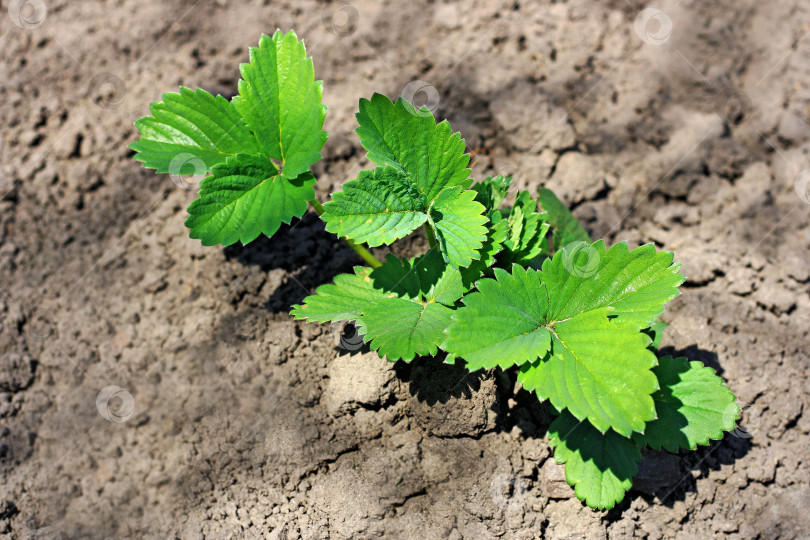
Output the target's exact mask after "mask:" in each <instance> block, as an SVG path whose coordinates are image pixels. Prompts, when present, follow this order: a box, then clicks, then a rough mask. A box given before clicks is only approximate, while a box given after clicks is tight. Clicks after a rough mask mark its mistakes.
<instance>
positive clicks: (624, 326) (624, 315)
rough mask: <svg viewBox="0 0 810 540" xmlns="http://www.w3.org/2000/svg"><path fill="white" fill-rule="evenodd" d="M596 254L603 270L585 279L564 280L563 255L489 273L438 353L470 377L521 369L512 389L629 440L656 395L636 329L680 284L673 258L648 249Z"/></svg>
mask: <svg viewBox="0 0 810 540" xmlns="http://www.w3.org/2000/svg"><path fill="white" fill-rule="evenodd" d="M594 246H595V247H594ZM594 246H588V247H589V248H592V249H594V251H595V252H596V253H597V254H598V255H599V257H598V260H599V262H600V264H602V263H604V264H602V265H601V266H600V264H596V265H594V269H593V272H592V274H590V275H586V274H582V275H576V276H574V277H573V278H572V277H571V274H568V271H567V270H565V267H564V263H563V259H564V258H565V257H569V256H570V254H569V253H567V252H566V251H565V250H563V251H560V252H557V253H556V254H555V255H554V258H553V259H551V260H547V261H546V262H545V263H544V264H543V268H542V270H541V271H540V272H534V271H527V270H524V269H522V268H521V267H520V266H518V265H515V266H513V268H512V272H511V276H510V275H509V274H507V273H505V272H504V271H502V270H496V280H494V281H493V280H490V279H482V280H481V281H479V282H478V283H477V288H478V292H477V293H471V294H469V295H467V297H465V299H464V306H463V307H462V308H460V309H458V311H457V313H456V315H455V318H454V322H453V323H452V324H451V326H450V328H449V329H448V338H447V341H446V347H445V348H446V350H447V352H448V353H450V354H451V355H455V356H460V357H463V358H464V359H465V360H466V361H467V363H468V365H469V368H470V369H478V368H480V367H493V366H503V367H506V366H511V365H515V364H522V367H521V370H520V373H519V374H518V381H519V382H521V384H523V386H524V387H525V388H526V389H527V390H534V391H535V392H536V393H537V395H538V397H539V398H540V399H541V400H545V399H548V400H550V401H551V402H552V404H553V405H554V406H555V407H557V408H559V409H565V408H568V409H569V410H570V411H571V412H572V413H573V414H574V415H575V416H576V417H577V418H580V419H584V418H587V419H588V420H589V421H590V422H591V423H592V424H593V425H594V426H595V427H596V428H597V429H599V430H600V431H602V432H605V431H607V430H608V429H609V428H613V429H614V430H615V431H617V432H618V433H620V434H622V435H625V436H630V434H631V433H632V432H633V431H643V430H644V428H645V424H646V422H648V421H650V420H652V419H654V418H655V406H654V404H653V400H652V397H651V396H650V395H651V394H652V393H653V392H654V391H656V390H657V389H658V384H657V379H656V377H655V375H654V374H653V372H652V371H651V368H652V367H653V366H655V365H656V359H655V355H654V354H653V353H652V352H651V351H650V350H649V349H648V345H649V343H650V338H649V337H648V336H647V335H645V334H643V333H642V332H640V331H639V324H638V322H639V321H644V320H646V318H647V317H648V316H649V315H651V314H652V313H655V314H656V315H657V313H658V312H660V311H661V309H663V302H664V301H665V300H666V299H668V298H671V297H673V296H674V295H675V294H677V284H678V283H680V281H681V279H682V277H681V276H680V275H679V274H677V273H676V271H677V265H672V264H671V263H672V259H671V254H668V253H663V254H656V253H655V250H654V249H652V247H651V246H647V247H644V248H639V249H637V250H633V252H629V253H628V250H627V246H622V245H619V246H614V248H611V250H610V252H608V253H605V251H604V244H601V243H597V244H594ZM566 249H567V248H566ZM617 261H618V262H617ZM580 262H581V261H579V260H578V259H574V260H573V266H569V267H570V268H573V269H576V268H579V266H578V264H579V263H580ZM618 264H624V265H625V268H617V265H618ZM565 266H568V265H567V263H566V265H565ZM558 267H562V268H563V270H564V271H563V272H560V271H559V268H558ZM572 271H573V270H572ZM673 276H674V277H673ZM571 283H574V285H571ZM548 334H550V338H551V339H550V342H551V343H550V346H551V349H550V352H549V345H548V337H547V336H548ZM535 340H536V341H535Z"/></svg>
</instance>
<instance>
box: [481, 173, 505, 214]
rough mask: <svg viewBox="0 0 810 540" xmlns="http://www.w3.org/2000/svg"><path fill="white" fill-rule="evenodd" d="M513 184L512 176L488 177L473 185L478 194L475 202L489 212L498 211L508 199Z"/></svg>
mask: <svg viewBox="0 0 810 540" xmlns="http://www.w3.org/2000/svg"><path fill="white" fill-rule="evenodd" d="M511 184H512V177H511V176H503V175H498V176H495V177H487V178H485V179H484V180H483V181H481V182H477V183H475V184H473V186H472V189H474V190H475V192H476V195H475V200H476V201H478V202H479V203H481V204H483V205H484V208H486V209H487V212H492V211H493V210H497V209H498V207H499V206H500V205H501V202H503V200H504V199H505V198H506V194H507V193H508V192H509V186H510V185H511Z"/></svg>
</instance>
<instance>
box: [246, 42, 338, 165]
mask: <svg viewBox="0 0 810 540" xmlns="http://www.w3.org/2000/svg"><path fill="white" fill-rule="evenodd" d="M241 71H242V80H241V81H239V95H238V96H236V97H235V98H234V99H233V103H234V106H235V107H236V110H237V111H239V113H240V114H241V115H242V118H244V120H245V122H246V123H247V125H248V126H249V127H250V129H251V130H253V132H254V133H255V134H256V136H257V138H258V140H259V142H260V144H261V148H262V150H263V152H264V153H265V154H267V155H268V156H270V157H271V158H274V159H277V160H279V161H280V162H281V165H282V174H283V175H284V177H285V178H287V179H293V178H296V177H297V176H298V175H300V174H301V173H303V172H305V171H307V170H308V169H309V167H310V166H311V165H312V164H313V163H315V162H316V161H318V160H319V159H320V158H321V154H320V150H321V148H322V147H323V144H324V143H325V142H326V132H325V131H322V130H321V128H322V127H323V120H324V117H325V116H326V107H325V106H323V105H321V95H322V93H323V83H322V82H321V81H316V80H315V74H314V70H313V67H312V59H311V58H307V52H306V48H305V47H304V43H303V42H302V41H298V37H297V36H296V35H295V32H293V31H290V32H287V33H286V34H282V33H281V31H276V33H275V34H273V37H272V38H271V37H270V36H267V35H263V36H262V37H261V39H260V40H259V46H258V47H251V49H250V63H249V64H243V65H242V67H241Z"/></svg>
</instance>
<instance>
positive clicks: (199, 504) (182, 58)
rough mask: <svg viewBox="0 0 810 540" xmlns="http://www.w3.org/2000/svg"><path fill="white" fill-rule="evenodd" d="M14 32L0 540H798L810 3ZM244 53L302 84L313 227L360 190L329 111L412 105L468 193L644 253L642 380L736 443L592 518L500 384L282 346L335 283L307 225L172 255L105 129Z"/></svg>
mask: <svg viewBox="0 0 810 540" xmlns="http://www.w3.org/2000/svg"><path fill="white" fill-rule="evenodd" d="M19 4H20V2H18V1H8V2H2V3H0V7H2V13H0V15H2V17H0V40H1V41H2V48H0V63H1V64H0V66H2V74H3V75H2V77H0V79H2V83H1V84H0V116H2V119H3V124H4V126H5V128H4V130H3V140H2V143H0V279H1V280H2V284H3V286H2V288H1V289H0V358H1V360H0V366H2V373H0V479H1V481H0V485H2V487H0V537H2V538H15V539H17V538H19V539H23V538H24V539H28V538H31V539H54V538H65V539H67V538H183V539H203V538H217V539H219V538H274V539H294V538H307V539H319V538H369V537H386V538H426V539H433V538H450V539H454V540H458V539H477V538H496V537H497V538H503V539H529V538H535V537H537V538H539V537H548V538H607V537H609V538H625V537H640V538H649V539H658V538H721V537H722V538H763V539H766V538H787V539H790V538H808V536H807V535H808V530H810V514H809V513H808V512H807V501H808V499H810V460H808V459H807V447H808V444H810V415H808V414H807V411H808V407H809V406H810V403H809V400H810V397H809V396H810V381H809V380H808V366H810V353H808V343H810V336H808V330H810V294H808V293H809V292H810V218H809V217H808V216H809V215H810V196H808V192H807V188H808V182H807V179H808V178H810V172H808V169H810V132H808V125H810V62H808V60H807V59H808V58H810V39H808V35H810V34H809V32H810V4H808V3H807V2H804V1H802V0H774V1H770V2H757V1H754V0H720V1H717V2H700V1H698V0H681V1H675V0H672V1H662V2H658V3H655V4H654V5H655V7H656V8H659V9H661V10H663V11H664V13H665V15H664V16H661V15H660V14H658V15H657V16H655V17H652V18H651V19H650V20H648V21H647V25H646V26H645V25H644V24H643V23H644V20H645V19H644V17H645V16H646V15H644V16H642V17H641V18H640V19H639V18H637V17H639V14H640V13H641V12H642V10H643V9H644V8H646V7H647V5H646V4H645V3H643V2H639V1H636V0H623V1H619V0H569V1H552V0H545V1H538V2H524V1H519V2H512V1H495V2H492V1H484V0H461V1H458V2H441V1H421V0H417V1H413V2H396V3H395V2H373V1H371V0H362V1H360V0H357V1H353V3H351V4H342V3H338V2H332V3H327V2H322V1H319V2H313V1H311V0H301V1H298V0H297V1H295V2H292V1H280V2H269V1H267V0H263V1H259V0H256V1H251V2H236V1H231V2H229V1H227V0H216V1H215V0H197V1H186V0H183V1H177V2H160V1H157V0H118V1H115V2H112V1H100V2H67V1H66V0H41V1H39V0H38V1H36V2H30V3H29V4H27V6H28V7H25V6H24V7H23V10H24V13H23V16H24V17H25V20H24V21H23V22H20V19H19V17H17V18H15V17H14V16H15V11H16V12H19ZM37 5H38V6H40V8H43V7H44V9H45V12H43V13H44V14H45V18H44V20H40V21H38V20H37V17H38V16H39V15H40V14H41V13H39V12H37V11H36V10H34V11H31V6H34V7H36V6H37ZM25 10H28V11H25ZM7 11H8V13H9V16H6V12H7ZM649 13H650V12H647V14H649ZM13 19H14V20H13ZM25 21H27V22H25ZM639 21H640V22H641V24H636V25H634V22H639ZM40 23H41V24H40ZM355 23H356V24H355ZM23 26H29V27H30V28H23ZM276 27H281V28H282V29H289V28H294V29H295V30H296V31H297V32H298V34H299V36H301V37H303V38H304V39H305V40H306V41H307V44H308V48H309V50H310V51H311V53H312V55H313V57H314V60H315V65H316V72H317V75H318V77H319V78H322V79H323V80H324V101H325V103H327V104H328V105H329V107H330V112H329V114H328V116H327V120H326V129H327V130H328V131H329V133H330V139H329V141H328V142H327V145H326V147H325V150H324V155H325V159H324V161H323V162H321V163H320V164H318V165H317V167H316V169H315V172H316V174H317V176H318V177H319V179H320V184H319V196H320V197H321V199H325V198H326V197H327V195H328V193H329V192H330V191H331V189H332V188H334V187H337V186H339V185H340V184H342V183H343V182H345V181H346V180H347V179H350V178H352V177H354V175H356V173H357V171H358V170H360V169H361V168H363V167H365V166H366V165H367V162H366V159H365V157H364V152H363V151H362V148H361V146H360V144H359V142H358V140H357V137H356V136H355V134H354V128H355V123H354V118H353V113H354V112H355V110H356V108H357V100H358V98H360V97H368V96H370V95H371V94H372V93H373V92H381V93H385V94H387V95H389V96H397V95H400V94H402V93H403V91H404V89H406V88H413V86H410V87H409V86H407V85H408V84H409V83H411V82H412V81H415V80H422V81H425V82H426V83H427V84H429V85H430V86H429V87H428V92H427V94H428V97H432V98H433V99H434V101H435V100H436V99H437V100H438V106H437V108H436V114H437V115H438V116H439V117H443V118H448V119H449V120H450V121H451V123H452V124H453V126H454V128H455V129H458V130H460V131H461V132H462V134H463V136H464V137H465V139H466V141H467V144H468V147H469V148H470V150H474V151H475V152H476V154H475V157H474V164H473V174H474V176H475V177H477V178H481V177H483V176H485V175H489V174H496V173H505V174H515V175H516V177H517V182H516V184H517V186H518V187H520V188H529V189H532V190H534V189H535V188H536V187H537V186H539V185H547V186H549V187H551V188H552V189H554V190H556V191H557V192H558V193H559V194H560V196H561V197H562V198H563V199H564V200H565V201H566V202H568V203H570V204H571V205H572V207H573V208H574V209H575V213H576V215H577V216H579V217H580V218H581V219H582V220H583V222H584V223H586V225H587V228H588V229H589V231H590V232H591V233H592V234H593V236H594V237H606V238H607V240H608V241H609V242H615V241H618V240H622V239H626V240H628V241H629V242H630V243H631V244H633V245H638V244H641V243H646V242H654V243H656V244H657V245H658V246H659V247H661V248H666V249H672V250H675V252H676V256H677V259H678V260H680V261H681V262H682V263H683V267H684V272H685V274H686V275H687V276H688V281H687V282H686V283H685V284H684V287H683V294H682V295H681V296H680V297H678V298H677V299H676V300H675V301H673V302H672V303H671V306H670V309H669V310H668V311H667V314H666V320H667V321H668V322H669V323H670V324H671V326H670V328H669V330H668V332H667V333H666V334H665V337H664V343H663V348H664V352H665V353H677V354H683V355H685V356H687V357H689V358H690V359H693V360H700V361H703V362H705V363H707V364H708V365H711V366H712V367H714V368H715V369H717V371H718V372H719V373H720V374H721V375H722V376H723V377H725V378H726V379H727V380H728V381H729V384H730V386H731V388H732V389H733V390H734V391H735V392H736V393H737V395H738V396H739V397H740V400H741V402H743V404H744V406H745V408H744V420H743V426H744V429H740V430H738V431H737V432H735V433H734V434H730V435H728V436H727V437H726V438H725V439H724V440H723V441H721V442H715V443H713V444H711V446H709V447H705V448H702V449H700V450H698V451H696V452H685V453H682V454H679V455H676V456H671V455H667V454H656V453H650V454H648V455H647V456H646V458H645V461H644V463H643V464H642V467H641V470H642V472H641V475H640V477H639V478H638V479H637V482H636V489H634V490H633V491H632V492H631V493H629V494H628V496H627V498H626V499H625V500H624V501H623V502H622V503H621V504H620V505H619V506H618V507H617V508H615V509H613V510H612V511H609V512H595V511H592V510H590V509H588V508H587V507H585V506H584V505H583V504H582V503H580V502H579V501H578V500H576V499H575V498H573V492H572V490H571V489H570V488H569V487H568V486H567V485H566V484H565V481H564V477H563V476H562V472H561V468H560V467H559V466H558V465H556V464H554V463H553V459H550V452H549V448H548V446H547V444H546V442H545V439H544V433H545V430H546V428H547V426H548V422H549V417H548V416H547V414H546V413H545V412H544V410H543V408H542V407H540V406H539V405H538V404H537V403H536V399H534V398H532V397H531V396H530V395H528V394H527V393H526V392H524V391H522V390H520V389H518V388H516V386H515V382H514V374H507V375H506V376H504V377H499V376H497V375H496V374H494V373H479V374H472V375H471V374H468V373H465V372H463V371H462V370H458V369H456V368H452V367H449V366H445V365H442V364H440V363H437V362H435V361H430V360H418V361H416V362H415V363H413V364H412V365H400V364H388V363H386V362H385V361H383V360H380V359H378V358H376V357H375V355H373V354H368V353H367V352H365V351H364V350H362V349H360V350H351V349H356V347H343V348H341V347H340V337H341V334H340V332H341V330H340V329H339V328H338V329H337V330H336V329H335V328H330V327H328V326H325V325H324V326H318V325H307V324H303V323H299V322H293V321H292V320H291V318H290V316H289V315H288V313H287V312H288V309H289V306H290V305H291V304H293V303H296V302H299V301H300V300H301V299H302V298H303V297H304V296H306V295H307V294H308V293H309V292H311V291H312V290H313V289H314V288H315V287H317V286H318V285H320V284H322V283H326V282H329V281H330V280H331V279H332V278H333V277H334V275H335V274H337V273H339V272H344V271H347V270H349V269H351V267H352V266H353V265H356V264H359V262H360V261H359V260H357V259H356V258H355V256H354V254H353V252H351V251H350V250H348V249H346V248H344V247H342V246H341V245H340V244H339V243H337V242H336V241H335V239H334V238H333V237H332V236H331V235H329V234H327V233H325V231H324V230H323V227H322V226H321V224H320V223H319V221H318V220H317V219H315V218H314V216H312V215H308V216H306V217H304V219H302V220H299V221H294V222H293V224H292V225H290V226H289V227H283V229H282V230H281V231H280V232H279V233H278V235H277V236H276V237H274V238H273V239H269V240H268V239H262V240H259V241H257V242H255V243H253V244H251V245H249V246H247V247H231V248H227V249H222V248H203V247H202V246H200V244H199V242H196V241H193V240H190V239H189V238H188V236H187V234H186V231H185V229H184V227H183V221H184V208H185V206H186V205H187V204H188V203H189V202H190V201H191V200H192V199H193V198H194V193H193V192H192V191H190V190H188V189H181V187H183V186H178V185H176V184H175V183H173V182H172V180H171V179H170V178H169V177H167V176H166V175H160V176H158V175H155V174H153V173H151V172H149V171H146V170H143V169H142V168H140V166H139V165H138V164H137V163H135V162H133V161H132V160H131V159H130V157H131V155H132V152H131V151H130V150H129V149H128V148H127V143H128V142H130V141H132V140H134V138H135V136H136V135H135V130H134V127H133V125H132V123H133V121H134V119H136V118H137V117H139V116H142V115H144V114H146V113H147V112H148V108H147V105H148V103H149V102H150V101H154V100H156V99H157V98H158V97H159V95H160V93H161V92H165V91H174V90H176V89H177V87H178V85H181V84H182V85H187V86H190V87H203V88H206V89H208V90H210V91H213V92H220V93H223V94H224V95H226V96H229V95H233V93H234V92H235V89H236V81H237V78H238V71H237V64H238V63H239V62H244V61H246V58H247V48H248V46H250V45H253V44H255V43H256V42H257V40H258V37H259V35H260V34H261V33H262V32H267V33H270V32H272V31H273V30H274V29H275V28H276ZM636 27H638V28H636ZM645 29H646V32H645ZM670 30H671V32H670ZM642 38H643V39H642ZM645 41H646V42H645ZM419 84H421V83H419ZM417 86H418V85H417ZM803 171H804V172H803ZM186 187H188V186H186ZM423 247H424V240H423V239H422V238H418V237H417V238H413V239H410V240H409V241H407V242H406V243H405V244H403V245H402V246H401V247H399V248H398V249H399V250H400V251H399V252H400V253H406V252H407V253H415V252H418V251H419V250H421V249H423ZM347 348H348V349H350V350H348V351H347V350H346V349H347ZM102 390H103V391H102ZM99 396H100V398H99ZM97 401H99V402H98V403H97Z"/></svg>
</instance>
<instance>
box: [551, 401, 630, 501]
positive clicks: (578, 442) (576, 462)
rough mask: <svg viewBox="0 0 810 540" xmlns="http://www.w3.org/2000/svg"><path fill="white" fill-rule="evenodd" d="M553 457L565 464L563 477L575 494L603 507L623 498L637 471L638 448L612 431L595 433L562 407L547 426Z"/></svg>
mask: <svg viewBox="0 0 810 540" xmlns="http://www.w3.org/2000/svg"><path fill="white" fill-rule="evenodd" d="M548 436H549V445H550V446H551V447H552V448H554V460H555V461H556V462H557V463H564V464H565V480H566V481H567V482H568V483H569V484H570V485H572V486H573V487H574V491H575V493H576V495H577V498H578V499H579V500H581V501H584V502H585V504H587V505H588V506H590V507H591V508H598V509H601V510H605V509H608V508H613V506H614V505H615V504H616V503H617V502H619V501H621V500H622V499H623V498H624V494H625V493H626V492H627V491H628V490H629V489H630V488H631V487H632V485H633V477H634V476H635V475H636V474H638V463H639V462H640V461H641V452H640V451H639V449H638V447H637V446H636V445H635V444H633V441H631V440H630V439H628V438H626V437H622V436H621V435H619V434H617V433H616V432H615V431H612V430H611V431H608V432H607V433H604V434H603V433H599V431H597V430H596V429H594V428H593V426H591V425H590V424H589V423H588V422H580V421H579V420H577V419H576V418H574V416H572V415H571V414H569V413H567V412H565V411H563V412H562V413H561V414H560V416H558V417H557V418H556V419H555V420H554V421H553V422H552V423H551V425H550V426H549V428H548Z"/></svg>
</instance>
